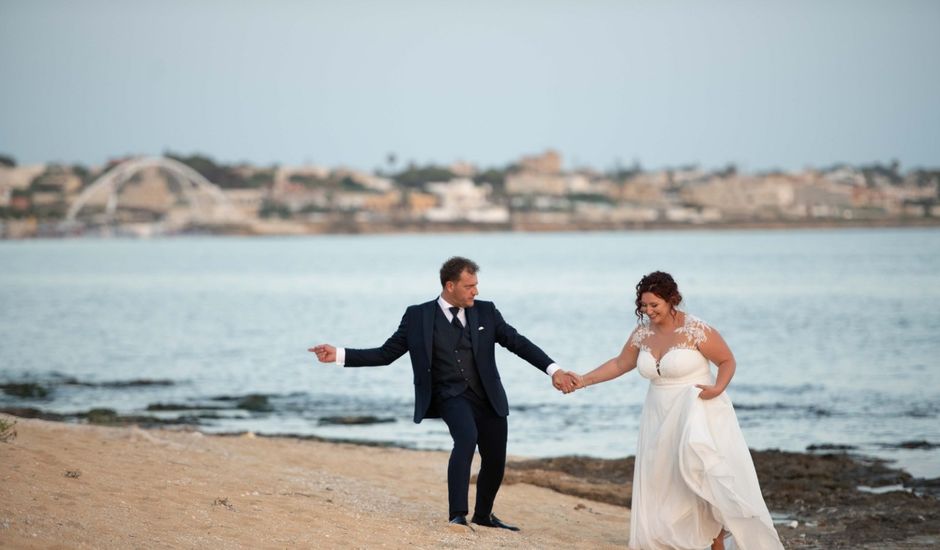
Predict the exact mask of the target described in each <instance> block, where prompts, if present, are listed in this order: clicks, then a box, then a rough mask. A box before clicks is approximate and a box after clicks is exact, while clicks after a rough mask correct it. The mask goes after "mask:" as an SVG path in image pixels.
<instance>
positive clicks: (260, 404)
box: [237, 394, 274, 412]
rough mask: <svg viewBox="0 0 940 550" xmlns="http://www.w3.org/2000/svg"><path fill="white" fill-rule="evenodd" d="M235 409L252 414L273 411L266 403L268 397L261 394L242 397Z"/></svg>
mask: <svg viewBox="0 0 940 550" xmlns="http://www.w3.org/2000/svg"><path fill="white" fill-rule="evenodd" d="M237 408H239V409H243V410H246V411H254V412H271V411H273V410H274V408H273V407H271V404H270V403H269V402H268V396H266V395H261V394H251V395H246V396H245V397H242V398H241V400H239V402H238V405H237Z"/></svg>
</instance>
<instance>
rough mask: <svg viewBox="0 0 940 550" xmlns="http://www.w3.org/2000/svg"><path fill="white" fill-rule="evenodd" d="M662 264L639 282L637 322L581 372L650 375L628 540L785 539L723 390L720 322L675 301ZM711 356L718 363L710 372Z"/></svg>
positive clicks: (728, 358) (669, 544) (729, 361)
mask: <svg viewBox="0 0 940 550" xmlns="http://www.w3.org/2000/svg"><path fill="white" fill-rule="evenodd" d="M681 301H682V295H681V294H679V289H678V286H677V285H676V283H675V281H674V280H673V278H672V276H670V275H669V274H668V273H664V272H661V271H657V272H654V273H650V274H649V275H647V276H645V277H643V279H641V280H640V282H639V284H637V286H636V315H637V317H638V318H639V320H640V322H639V323H638V326H637V328H636V329H635V330H634V331H633V333H632V334H631V335H630V338H629V339H628V340H627V343H626V344H625V345H624V347H623V350H622V351H621V352H620V355H618V356H617V357H615V358H613V359H611V360H609V361H607V362H606V363H604V364H603V365H601V366H599V367H597V368H596V369H594V370H592V371H591V372H589V373H587V374H585V375H583V376H582V377H581V383H580V384H579V386H590V385H592V384H599V383H601V382H605V381H607V380H611V379H613V378H616V377H618V376H620V375H622V374H624V373H626V372H629V371H631V370H633V369H634V368H638V370H639V371H640V375H642V376H643V377H644V378H648V379H649V381H650V385H649V391H648V392H647V394H646V401H645V402H644V404H643V413H642V415H641V418H640V433H639V439H638V442H637V450H636V465H635V469H634V472H633V501H632V505H631V518H630V547H631V548H634V549H643V550H659V549H664V550H665V549H670V550H673V549H695V550H700V549H705V548H709V547H711V548H712V549H715V550H720V549H723V548H725V538H726V537H725V535H727V534H728V533H730V537H728V542H729V544H728V547H729V548H730V547H731V546H735V547H737V548H742V549H744V550H752V549H764V548H773V549H779V548H783V546H782V545H781V544H780V539H779V537H778V536H777V531H776V530H775V529H774V526H773V522H772V521H771V519H770V513H769V512H768V511H767V505H766V504H764V499H763V497H762V496H761V492H760V485H759V484H758V481H757V474H756V472H755V471H754V464H753V462H752V461H751V455H750V452H749V451H748V448H747V444H746V443H745V442H744V436H743V435H742V433H741V429H740V427H739V426H738V420H737V417H736V416H735V413H734V408H733V407H732V405H731V399H729V398H728V395H727V394H726V393H725V388H727V386H728V383H729V382H730V381H731V377H732V376H733V375H734V371H735V361H734V355H732V353H731V350H730V349H728V346H727V344H725V342H724V340H723V339H722V338H721V335H720V334H718V331H717V330H715V329H713V328H711V327H710V326H708V325H707V324H705V323H704V322H703V321H701V320H700V319H697V318H695V317H693V316H692V315H689V314H688V313H685V312H682V311H679V310H678V309H677V306H678V305H679V303H680V302H681ZM709 362H712V363H714V364H715V365H716V366H717V367H718V375H717V377H715V376H714V375H712V373H711V371H710V369H709Z"/></svg>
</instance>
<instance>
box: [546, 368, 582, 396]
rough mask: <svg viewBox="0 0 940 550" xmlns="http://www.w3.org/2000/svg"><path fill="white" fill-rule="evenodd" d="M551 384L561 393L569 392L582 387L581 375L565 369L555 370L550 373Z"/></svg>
mask: <svg viewBox="0 0 940 550" xmlns="http://www.w3.org/2000/svg"><path fill="white" fill-rule="evenodd" d="M552 385H553V386H555V389H556V390H559V391H560V392H561V393H571V392H573V391H574V390H577V389H579V388H583V387H584V381H583V380H581V375H580V374H578V373H576V372H571V371H567V370H557V371H555V374H553V375H552Z"/></svg>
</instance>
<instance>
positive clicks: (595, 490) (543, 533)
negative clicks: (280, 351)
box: [0, 414, 940, 549]
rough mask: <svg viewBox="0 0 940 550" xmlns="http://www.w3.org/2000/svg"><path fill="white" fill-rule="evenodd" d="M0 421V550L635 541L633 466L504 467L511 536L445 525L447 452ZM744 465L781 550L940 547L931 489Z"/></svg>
mask: <svg viewBox="0 0 940 550" xmlns="http://www.w3.org/2000/svg"><path fill="white" fill-rule="evenodd" d="M0 420H4V421H6V422H8V423H9V422H14V421H15V422H16V424H15V426H14V429H15V431H16V436H15V437H10V438H8V439H7V441H6V442H0V464H2V465H3V469H2V474H0V475H2V479H0V547H2V548H193V547H207V546H211V547H215V548H284V547H298V548H625V547H626V545H627V541H628V539H629V524H630V510H629V496H630V479H631V475H632V469H633V460H632V457H627V458H623V459H617V460H605V459H592V458H586V457H560V458H549V459H525V458H522V457H511V459H510V461H509V464H508V466H507V473H506V479H505V481H504V484H503V487H502V489H501V490H500V493H499V496H498V497H497V502H496V509H495V512H496V514H497V515H498V516H500V517H501V518H502V519H504V520H505V521H507V522H511V523H513V524H516V525H518V526H520V527H521V528H522V532H520V533H512V532H507V531H503V530H496V529H488V528H484V527H476V528H474V529H473V530H471V529H466V528H460V527H451V526H449V525H447V523H446V519H447V518H446V493H447V490H446V467H447V453H445V452H440V451H414V450H408V449H401V448H396V447H381V446H368V445H358V444H349V443H337V442H327V441H317V440H311V439H300V438H291V437H274V438H271V437H260V436H255V435H253V434H251V433H248V434H242V435H230V436H220V435H205V434H203V433H201V432H199V431H195V430H192V429H188V428H187V429H158V428H155V429H143V428H140V427H139V426H137V425H136V424H130V425H114V426H102V425H93V424H83V423H78V424H77V423H67V422H53V421H48V420H40V419H35V418H23V417H20V416H10V415H6V414H0ZM8 433H9V432H8ZM752 455H753V456H754V459H755V464H756V466H757V469H758V476H759V478H760V480H761V486H762V490H763V493H764V496H765V499H766V500H767V503H768V506H769V507H770V509H771V512H772V513H773V514H774V515H775V516H776V517H777V519H778V521H779V524H778V525H777V530H778V532H779V533H780V536H781V539H782V540H783V542H784V544H785V546H786V547H787V548H791V549H792V548H799V549H804V548H805V549H830V548H866V549H875V548H878V549H922V548H923V549H926V548H935V547H936V545H937V544H940V501H938V499H937V498H936V494H937V489H936V487H937V480H916V479H912V478H911V476H910V475H909V474H907V473H905V472H903V471H901V470H897V469H892V468H890V467H888V466H887V465H886V464H884V462H883V461H878V460H874V459H868V458H866V457H860V456H853V455H850V454H847V453H845V452H823V453H787V452H782V451H775V450H768V451H752ZM476 469H477V466H476V465H474V471H476ZM859 486H873V487H874V486H879V487H885V488H886V489H885V490H884V491H877V492H863V491H860V490H859V489H858V488H859ZM470 498H471V503H472V499H473V485H471V497H470Z"/></svg>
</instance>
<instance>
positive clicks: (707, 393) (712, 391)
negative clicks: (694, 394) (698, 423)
mask: <svg viewBox="0 0 940 550" xmlns="http://www.w3.org/2000/svg"><path fill="white" fill-rule="evenodd" d="M695 387H696V388H698V389H700V390H702V391H701V393H699V394H698V397H699V399H705V400H706V401H707V400H709V399H714V398H716V397H718V396H719V395H721V392H722V391H724V390H721V389H719V388H718V386H707V385H705V384H696V385H695Z"/></svg>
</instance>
